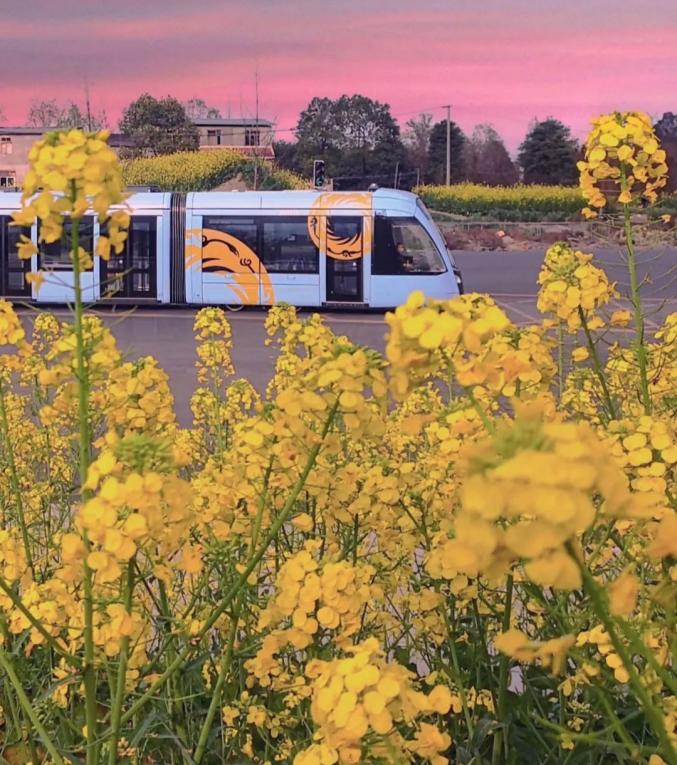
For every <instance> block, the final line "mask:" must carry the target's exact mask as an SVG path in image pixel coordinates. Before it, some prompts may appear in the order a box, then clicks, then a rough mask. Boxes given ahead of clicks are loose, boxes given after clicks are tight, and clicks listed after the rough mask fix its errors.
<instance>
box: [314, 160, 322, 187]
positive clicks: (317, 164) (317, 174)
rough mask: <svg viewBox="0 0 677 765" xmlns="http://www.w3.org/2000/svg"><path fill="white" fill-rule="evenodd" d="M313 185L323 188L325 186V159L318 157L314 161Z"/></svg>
mask: <svg viewBox="0 0 677 765" xmlns="http://www.w3.org/2000/svg"><path fill="white" fill-rule="evenodd" d="M313 186H315V188H316V189H321V188H322V187H323V186H324V160H323V159H316V160H315V161H314V162H313Z"/></svg>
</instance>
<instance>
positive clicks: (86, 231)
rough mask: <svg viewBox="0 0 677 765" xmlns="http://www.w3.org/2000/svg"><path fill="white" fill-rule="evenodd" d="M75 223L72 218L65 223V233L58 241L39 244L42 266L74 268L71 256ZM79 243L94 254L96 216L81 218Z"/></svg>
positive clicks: (86, 250) (89, 252)
mask: <svg viewBox="0 0 677 765" xmlns="http://www.w3.org/2000/svg"><path fill="white" fill-rule="evenodd" d="M72 228H73V224H72V222H71V221H70V220H67V221H66V222H65V223H64V227H63V235H62V236H61V240H60V241H58V242H51V243H50V244H45V243H44V242H43V243H42V244H40V245H39V247H40V267H41V268H55V269H67V270H69V271H70V270H72V268H73V261H72V258H71V249H72V248H73V241H72ZM79 235H80V236H79V244H80V247H82V248H83V250H84V251H85V252H87V253H88V254H89V255H91V254H92V252H93V248H94V218H92V217H91V216H90V217H87V218H82V219H81V220H80V228H79Z"/></svg>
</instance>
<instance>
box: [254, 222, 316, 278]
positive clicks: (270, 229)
mask: <svg viewBox="0 0 677 765" xmlns="http://www.w3.org/2000/svg"><path fill="white" fill-rule="evenodd" d="M263 264H264V266H265V267H266V270H267V271H268V272H273V273H300V274H316V273H319V252H318V249H317V247H316V246H315V244H314V242H313V241H312V239H311V238H310V235H309V233H308V219H307V218H306V217H303V218H276V219H275V220H267V221H265V222H264V223H263Z"/></svg>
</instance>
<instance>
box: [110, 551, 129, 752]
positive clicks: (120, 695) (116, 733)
mask: <svg viewBox="0 0 677 765" xmlns="http://www.w3.org/2000/svg"><path fill="white" fill-rule="evenodd" d="M134 567H135V558H134V557H132V559H131V560H130V561H129V562H128V563H127V578H126V580H125V590H124V606H125V610H126V611H127V613H131V611H132V596H133V593H134ZM128 659H129V635H124V636H123V637H122V640H121V641H120V662H119V664H118V676H117V682H116V685H115V696H114V698H113V704H112V707H111V724H110V725H111V735H110V742H109V746H110V749H109V750H108V763H109V765H115V763H116V762H117V761H118V741H119V740H120V727H121V726H120V719H121V717H122V704H123V702H124V698H125V681H126V678H127V661H128Z"/></svg>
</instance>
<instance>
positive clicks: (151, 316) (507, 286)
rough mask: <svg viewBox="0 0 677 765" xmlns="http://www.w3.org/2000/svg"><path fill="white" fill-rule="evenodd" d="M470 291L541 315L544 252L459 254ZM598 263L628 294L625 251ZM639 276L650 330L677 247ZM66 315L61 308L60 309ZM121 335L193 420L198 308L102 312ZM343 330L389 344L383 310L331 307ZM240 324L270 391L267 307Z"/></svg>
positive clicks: (239, 367)
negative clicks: (150, 362) (149, 360)
mask: <svg viewBox="0 0 677 765" xmlns="http://www.w3.org/2000/svg"><path fill="white" fill-rule="evenodd" d="M455 255H456V257H457V262H458V264H459V266H460V268H461V271H462V274H463V278H464V281H465V287H466V291H468V292H470V291H474V292H488V293H490V294H492V295H493V296H494V297H495V298H496V299H497V300H498V301H499V303H500V304H501V305H502V306H503V307H504V308H505V309H506V310H507V312H508V314H509V315H510V317H511V318H512V319H513V321H515V322H516V323H517V324H528V323H531V322H533V321H539V320H540V316H539V314H538V312H537V311H536V300H535V295H536V292H537V284H536V278H537V275H538V271H539V268H540V264H541V261H542V258H543V253H542V252H539V251H529V252H472V253H471V252H459V253H455ZM598 255H599V262H600V263H601V264H603V265H604V267H605V269H606V270H607V273H608V274H609V277H610V278H611V279H612V280H615V281H617V282H618V288H619V291H621V292H622V293H627V291H628V284H627V282H628V278H627V272H626V271H625V264H624V263H623V261H622V258H621V256H620V253H619V251H612V250H605V251H600V252H599V253H598ZM639 262H640V266H639V270H640V276H641V277H642V278H643V279H646V280H647V281H646V283H645V284H644V286H643V297H644V301H645V306H646V308H647V313H648V318H647V323H648V327H649V329H650V330H651V329H654V328H655V327H657V326H658V325H659V324H660V322H661V321H662V318H663V316H665V314H667V313H669V312H671V311H676V310H677V250H674V249H673V250H665V251H657V250H654V251H650V252H643V253H641V254H640V257H639ZM57 313H61V311H57ZM100 315H102V316H103V317H104V319H105V321H106V322H107V323H108V324H109V326H110V327H111V329H112V331H113V333H114V334H115V336H116V338H117V340H118V344H119V347H120V348H121V349H122V350H123V351H124V352H126V353H127V354H129V357H130V358H137V357H139V356H145V355H153V356H155V357H156V358H157V359H158V361H159V362H160V364H161V365H162V367H163V368H164V369H165V370H166V371H167V373H168V374H169V377H170V383H171V387H172V391H173V393H174V396H175V399H176V407H177V414H178V416H179V418H180V421H181V422H182V424H185V425H188V424H189V423H190V407H189V402H190V395H191V392H192V391H193V389H194V387H195V366H194V365H195V342H194V340H193V334H192V323H193V317H194V315H195V310H194V309H178V308H177V309H173V308H144V309H137V310H136V311H135V312H134V313H133V314H132V315H129V314H127V313H126V312H125V311H122V310H118V311H117V312H112V311H110V310H102V311H100ZM325 318H326V320H327V321H328V323H329V324H330V326H331V327H332V328H333V329H334V331H336V332H340V333H342V334H345V335H348V337H350V338H351V340H353V341H354V342H357V343H360V344H364V345H369V346H372V347H374V348H376V349H378V350H382V349H383V347H384V332H385V325H384V322H383V314H382V313H360V314H355V313H335V312H334V313H325ZM229 319H230V320H231V324H232V329H233V362H234V365H235V369H236V374H237V376H238V377H247V378H248V379H249V380H251V382H252V383H253V384H254V385H255V386H256V387H257V388H258V389H259V390H261V391H262V390H263V389H264V388H265V385H266V383H267V382H268V380H269V379H270V377H271V375H272V371H273V364H274V351H273V350H272V349H270V348H267V347H266V346H265V345H264V340H265V337H266V335H265V331H264V328H263V322H264V319H265V311H264V310H263V309H257V308H251V309H244V310H242V311H240V312H237V313H232V314H230V315H229Z"/></svg>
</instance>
